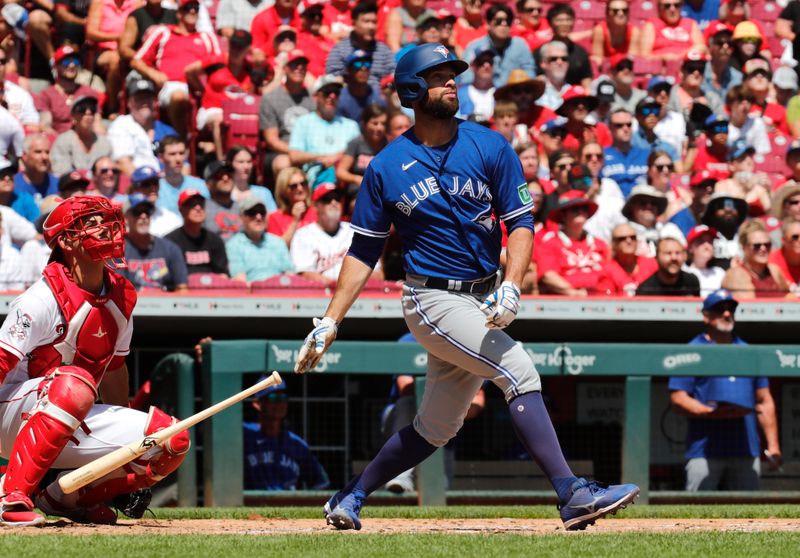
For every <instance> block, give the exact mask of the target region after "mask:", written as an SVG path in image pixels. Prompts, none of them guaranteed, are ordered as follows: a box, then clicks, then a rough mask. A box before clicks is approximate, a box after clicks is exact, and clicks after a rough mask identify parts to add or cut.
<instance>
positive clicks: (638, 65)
mask: <svg viewBox="0 0 800 558" xmlns="http://www.w3.org/2000/svg"><path fill="white" fill-rule="evenodd" d="M633 73H634V75H635V76H636V83H635V84H636V87H639V88H641V89H644V88H646V87H647V82H648V80H649V79H650V78H651V77H653V76H657V75H661V74H663V73H664V63H663V62H662V61H661V60H651V59H649V58H642V57H639V56H636V57H634V58H633Z"/></svg>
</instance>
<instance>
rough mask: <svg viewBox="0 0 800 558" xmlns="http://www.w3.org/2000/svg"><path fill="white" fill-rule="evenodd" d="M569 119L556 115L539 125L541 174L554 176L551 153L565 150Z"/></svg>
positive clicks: (544, 176) (548, 176)
mask: <svg viewBox="0 0 800 558" xmlns="http://www.w3.org/2000/svg"><path fill="white" fill-rule="evenodd" d="M566 124H567V119H566V118H564V117H563V116H556V117H555V118H552V119H550V120H548V121H547V122H545V123H544V124H542V125H541V126H540V127H539V134H538V136H537V137H538V138H539V176H541V177H543V178H552V176H553V171H554V169H553V167H551V165H550V163H551V159H550V157H551V155H553V154H554V153H556V152H559V151H563V149H564V137H566V135H567V126H566Z"/></svg>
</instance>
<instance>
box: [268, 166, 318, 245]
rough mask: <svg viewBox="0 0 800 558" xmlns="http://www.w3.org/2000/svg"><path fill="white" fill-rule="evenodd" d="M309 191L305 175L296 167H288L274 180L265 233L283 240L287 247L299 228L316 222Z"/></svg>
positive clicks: (315, 213)
mask: <svg viewBox="0 0 800 558" xmlns="http://www.w3.org/2000/svg"><path fill="white" fill-rule="evenodd" d="M310 200H311V191H310V189H309V186H308V179H307V178H306V175H305V173H303V171H302V170H300V169H299V168H297V167H288V168H285V169H283V170H282V171H281V172H279V173H278V177H277V178H276V179H275V203H277V204H278V211H272V212H270V214H269V217H268V219H267V231H268V232H270V233H272V234H274V235H276V236H280V237H281V238H283V241H284V242H285V243H286V245H287V246H290V245H291V243H292V238H294V233H295V232H296V231H297V229H299V228H300V227H305V226H307V225H310V224H311V223H314V222H316V220H317V212H316V211H315V210H314V208H313V207H312V206H311V205H310V203H309V202H310Z"/></svg>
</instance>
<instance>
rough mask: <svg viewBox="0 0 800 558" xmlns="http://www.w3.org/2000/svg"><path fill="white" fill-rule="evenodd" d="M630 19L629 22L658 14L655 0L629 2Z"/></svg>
mask: <svg viewBox="0 0 800 558" xmlns="http://www.w3.org/2000/svg"><path fill="white" fill-rule="evenodd" d="M630 9H631V12H630V19H631V22H636V21H637V20H641V21H644V20H647V19H650V18H652V17H656V16H658V7H657V6H656V2H655V0H644V2H631V3H630Z"/></svg>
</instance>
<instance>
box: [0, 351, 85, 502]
mask: <svg viewBox="0 0 800 558" xmlns="http://www.w3.org/2000/svg"><path fill="white" fill-rule="evenodd" d="M39 392H40V393H39V402H38V403H37V405H36V408H35V409H34V410H33V412H32V414H31V416H30V417H29V418H28V420H27V421H26V422H25V424H24V425H23V427H22V428H21V429H20V431H19V434H18V435H17V438H16V440H14V445H13V446H12V447H11V455H10V456H9V458H8V469H7V470H6V474H5V477H4V478H3V486H2V494H3V496H5V495H6V494H9V493H12V492H18V493H21V494H24V495H25V496H30V495H31V494H33V491H34V490H35V489H36V487H37V485H38V484H39V481H41V480H42V477H43V476H44V474H45V473H46V472H47V470H48V469H49V468H50V466H51V465H52V464H53V462H54V461H55V460H56V458H58V456H59V454H60V453H61V451H62V450H63V449H64V446H66V445H67V442H69V440H70V438H71V437H72V434H73V433H74V432H75V430H77V429H78V428H79V427H80V426H81V423H82V422H83V420H84V419H85V418H86V415H88V414H89V410H90V409H91V408H92V405H94V401H95V399H96V398H97V388H96V387H95V384H94V380H93V379H92V376H91V374H89V373H88V372H87V371H86V370H84V369H82V368H78V367H76V366H62V367H59V368H56V369H55V370H54V371H53V373H52V374H51V376H49V377H48V378H46V379H45V380H43V381H42V383H41V384H40V385H39Z"/></svg>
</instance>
